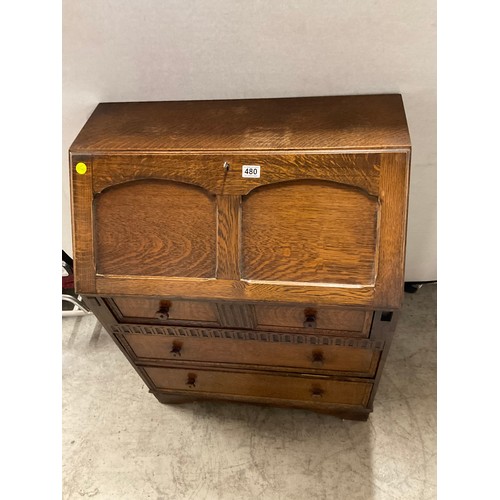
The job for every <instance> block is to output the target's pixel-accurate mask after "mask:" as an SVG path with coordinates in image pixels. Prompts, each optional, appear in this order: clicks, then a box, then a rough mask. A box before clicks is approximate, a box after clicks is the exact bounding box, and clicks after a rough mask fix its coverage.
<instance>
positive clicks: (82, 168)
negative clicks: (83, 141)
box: [76, 162, 87, 175]
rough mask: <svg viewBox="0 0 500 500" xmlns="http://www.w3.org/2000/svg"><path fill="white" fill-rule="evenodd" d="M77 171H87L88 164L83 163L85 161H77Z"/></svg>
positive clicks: (82, 172) (81, 172)
mask: <svg viewBox="0 0 500 500" xmlns="http://www.w3.org/2000/svg"><path fill="white" fill-rule="evenodd" d="M76 171H77V172H78V173H79V174H82V175H83V174H84V173H85V172H86V171H87V165H85V163H83V162H80V163H77V164H76Z"/></svg>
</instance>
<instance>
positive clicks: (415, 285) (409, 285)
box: [405, 281, 437, 293]
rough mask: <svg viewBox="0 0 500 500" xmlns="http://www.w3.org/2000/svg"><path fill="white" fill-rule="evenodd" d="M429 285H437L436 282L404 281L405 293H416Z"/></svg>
mask: <svg viewBox="0 0 500 500" xmlns="http://www.w3.org/2000/svg"><path fill="white" fill-rule="evenodd" d="M429 283H437V281H405V292H406V293H417V292H418V291H419V290H420V289H421V288H422V286H423V285H427V284H429Z"/></svg>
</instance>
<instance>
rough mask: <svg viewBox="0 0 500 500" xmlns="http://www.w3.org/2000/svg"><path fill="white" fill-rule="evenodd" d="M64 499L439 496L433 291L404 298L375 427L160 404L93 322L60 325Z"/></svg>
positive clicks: (236, 407) (302, 415)
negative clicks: (437, 482) (437, 494)
mask: <svg viewBox="0 0 500 500" xmlns="http://www.w3.org/2000/svg"><path fill="white" fill-rule="evenodd" d="M62 331H63V402H62V403H63V498H64V499H81V498H86V497H95V498H102V499H115V498H116V499H131V500H140V499H155V500H167V499H172V500H178V499H179V500H180V499H193V500H204V499H207V500H212V499H216V500H219V499H221V500H232V499H237V500H240V499H241V500H246V499H249V500H250V499H252V500H253V499H266V500H267V499H269V500H281V499H283V500H293V499H297V500H308V499H338V500H354V499H360V500H371V499H376V500H382V499H384V500H385V499H397V500H407V499H408V500H410V499H419V500H428V499H434V498H435V497H436V286H435V285H424V286H423V287H422V288H421V289H420V290H419V291H418V292H417V293H416V294H405V303H404V308H403V314H402V316H401V319H400V322H399V325H398V328H397V332H396V336H395V339H394V342H393V345H392V348H391V352H390V354H389V357H388V360H387V363H386V368H385V371H384V375H383V377H382V380H381V383H380V386H379V391H378V393H377V397H376V399H375V409H374V412H373V413H372V414H371V416H370V418H369V420H368V421H367V422H354V421H342V420H340V419H337V418H335V417H331V416H327V415H320V414H315V413H312V412H308V411H302V410H288V409H278V408H268V407H260V406H253V405H240V404H229V403H227V404H226V403H215V402H203V403H195V404H191V405H184V406H175V405H174V406H167V405H161V404H160V403H158V402H157V400H156V399H155V398H154V397H153V396H152V395H151V394H149V393H148V390H147V388H146V386H145V385H144V384H143V382H142V380H141V379H140V378H139V376H138V375H137V374H136V372H135V371H134V369H133V368H132V367H131V366H130V365H129V363H128V361H127V360H126V359H125V358H124V357H123V355H122V354H121V352H120V351H119V350H118V348H117V347H116V346H115V344H114V343H113V341H112V340H111V339H110V338H109V336H108V334H107V333H106V332H105V331H104V330H103V329H102V328H101V327H100V325H99V323H97V321H96V319H95V317H94V316H87V317H80V318H64V319H63V328H62Z"/></svg>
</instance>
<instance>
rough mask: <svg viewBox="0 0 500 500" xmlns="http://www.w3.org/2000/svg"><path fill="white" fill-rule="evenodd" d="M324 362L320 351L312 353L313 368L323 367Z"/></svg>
mask: <svg viewBox="0 0 500 500" xmlns="http://www.w3.org/2000/svg"><path fill="white" fill-rule="evenodd" d="M324 362H325V357H324V356H323V353H322V352H321V351H314V352H313V353H312V364H313V366H323V363H324Z"/></svg>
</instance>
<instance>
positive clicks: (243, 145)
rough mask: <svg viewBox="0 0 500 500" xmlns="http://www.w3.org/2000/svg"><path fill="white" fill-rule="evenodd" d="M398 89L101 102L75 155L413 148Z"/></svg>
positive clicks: (73, 149)
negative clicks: (354, 93)
mask: <svg viewBox="0 0 500 500" xmlns="http://www.w3.org/2000/svg"><path fill="white" fill-rule="evenodd" d="M409 147H410V138H409V134H408V128H407V123H406V117H405V112H404V108H403V101H402V98H401V96H400V95H399V94H386V95H360V96H335V97H297V98H279V99H240V100H216V101H169V102H127V103H101V104H99V105H98V106H97V108H96V109H95V111H94V113H93V114H92V115H91V117H90V118H89V120H88V122H87V123H86V125H85V126H84V128H83V129H82V131H81V132H80V134H79V135H78V137H77V138H76V139H75V141H74V143H73V144H72V146H71V148H70V151H71V152H72V153H99V152H112V151H130V152H133V151H141V152H142V151H144V152H151V151H153V152H154V151H158V152H186V151H189V152H197V151H200V152H201V151H279V150H336V149H340V150H358V149H380V150H384V149H395V148H396V149H398V148H409Z"/></svg>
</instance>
